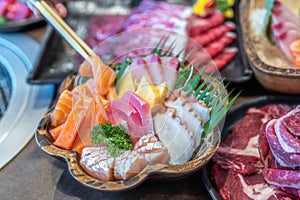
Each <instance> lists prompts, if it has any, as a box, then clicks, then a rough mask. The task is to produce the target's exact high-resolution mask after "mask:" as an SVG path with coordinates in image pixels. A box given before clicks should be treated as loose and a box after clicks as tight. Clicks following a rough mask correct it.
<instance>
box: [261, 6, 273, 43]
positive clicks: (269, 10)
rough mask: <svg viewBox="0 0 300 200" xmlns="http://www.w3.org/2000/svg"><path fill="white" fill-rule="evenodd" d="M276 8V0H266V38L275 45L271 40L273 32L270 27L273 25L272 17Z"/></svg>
mask: <svg viewBox="0 0 300 200" xmlns="http://www.w3.org/2000/svg"><path fill="white" fill-rule="evenodd" d="M273 7H274V0H266V2H265V8H266V10H267V12H266V15H265V18H264V29H263V30H264V33H265V36H266V37H267V38H268V40H269V41H270V42H272V43H273V41H272V39H271V31H270V29H271V28H270V25H271V16H272V10H273Z"/></svg>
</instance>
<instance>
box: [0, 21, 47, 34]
mask: <svg viewBox="0 0 300 200" xmlns="http://www.w3.org/2000/svg"><path fill="white" fill-rule="evenodd" d="M45 23H46V22H45V20H43V19H26V20H22V21H7V22H5V23H4V24H1V25H0V32H16V31H22V30H25V29H29V28H33V27H37V26H41V25H43V24H45Z"/></svg>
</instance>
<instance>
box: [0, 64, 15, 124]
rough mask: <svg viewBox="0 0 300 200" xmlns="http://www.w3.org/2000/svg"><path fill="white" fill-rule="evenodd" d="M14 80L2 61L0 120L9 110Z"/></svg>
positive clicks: (0, 65) (0, 69)
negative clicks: (12, 80)
mask: <svg viewBox="0 0 300 200" xmlns="http://www.w3.org/2000/svg"><path fill="white" fill-rule="evenodd" d="M11 91H12V82H11V78H10V76H9V73H8V71H7V70H6V68H5V67H4V65H3V64H2V63H1V62H0V120H1V118H2V116H3V115H4V113H5V111H6V110H7V107H8V103H9V100H10V97H11Z"/></svg>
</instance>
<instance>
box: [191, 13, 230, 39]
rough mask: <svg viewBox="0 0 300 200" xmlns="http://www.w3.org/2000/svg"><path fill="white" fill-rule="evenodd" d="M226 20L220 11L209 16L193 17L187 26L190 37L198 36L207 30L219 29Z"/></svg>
mask: <svg viewBox="0 0 300 200" xmlns="http://www.w3.org/2000/svg"><path fill="white" fill-rule="evenodd" d="M224 20H225V18H224V16H223V14H222V12H221V11H220V10H214V11H212V12H210V13H208V14H207V15H205V16H203V17H200V16H196V15H193V16H191V17H190V19H189V23H188V26H187V30H188V35H189V36H191V37H193V36H197V35H199V34H201V33H203V32H206V31H207V30H209V29H211V28H214V27H217V26H219V25H221V24H222V23H223V22H224Z"/></svg>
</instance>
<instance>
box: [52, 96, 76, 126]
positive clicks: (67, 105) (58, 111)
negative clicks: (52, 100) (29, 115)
mask: <svg viewBox="0 0 300 200" xmlns="http://www.w3.org/2000/svg"><path fill="white" fill-rule="evenodd" d="M72 97H73V96H72V93H71V92H70V91H69V90H64V91H63V92H62V93H61V95H60V96H59V98H58V101H57V103H56V106H55V108H54V110H53V111H52V113H51V116H50V118H51V125H53V126H55V127H57V126H59V125H61V124H63V123H64V122H65V121H66V119H67V117H68V115H69V113H70V112H71V110H72Z"/></svg>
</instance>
